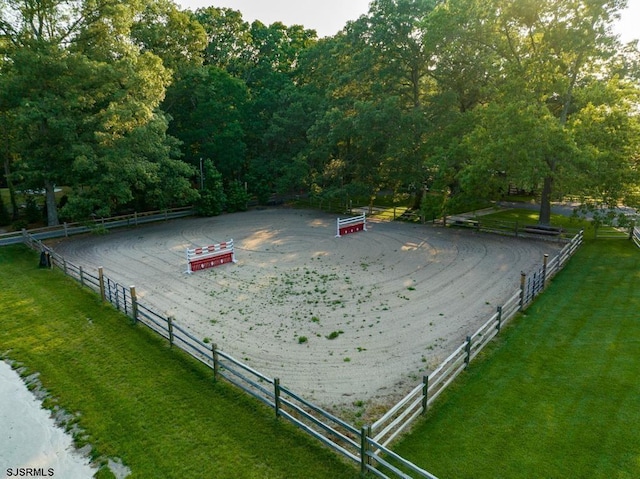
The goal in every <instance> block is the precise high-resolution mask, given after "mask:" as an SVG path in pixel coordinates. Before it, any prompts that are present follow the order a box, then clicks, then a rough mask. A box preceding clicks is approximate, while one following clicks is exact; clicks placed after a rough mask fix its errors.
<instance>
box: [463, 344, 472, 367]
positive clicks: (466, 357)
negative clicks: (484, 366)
mask: <svg viewBox="0 0 640 479" xmlns="http://www.w3.org/2000/svg"><path fill="white" fill-rule="evenodd" d="M464 350H465V352H466V353H467V355H466V356H465V358H464V363H465V364H466V366H465V369H466V368H467V367H468V366H469V362H470V361H471V336H467V345H466V346H465V347H464Z"/></svg>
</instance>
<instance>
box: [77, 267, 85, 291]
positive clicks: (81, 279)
mask: <svg viewBox="0 0 640 479" xmlns="http://www.w3.org/2000/svg"><path fill="white" fill-rule="evenodd" d="M78 270H79V271H80V285H82V286H84V269H82V266H79V267H78Z"/></svg>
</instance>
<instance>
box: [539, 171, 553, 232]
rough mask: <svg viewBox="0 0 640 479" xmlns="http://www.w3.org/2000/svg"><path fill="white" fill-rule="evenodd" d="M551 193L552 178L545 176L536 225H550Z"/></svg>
mask: <svg viewBox="0 0 640 479" xmlns="http://www.w3.org/2000/svg"><path fill="white" fill-rule="evenodd" d="M552 191H553V177H552V176H551V175H547V176H546V177H545V178H544V186H543V187H542V197H541V198H540V215H539V217H538V223H539V224H541V225H545V226H549V225H551V192H552Z"/></svg>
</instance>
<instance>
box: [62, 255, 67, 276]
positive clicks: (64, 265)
mask: <svg viewBox="0 0 640 479" xmlns="http://www.w3.org/2000/svg"><path fill="white" fill-rule="evenodd" d="M62 271H64V274H67V260H66V259H64V258H62Z"/></svg>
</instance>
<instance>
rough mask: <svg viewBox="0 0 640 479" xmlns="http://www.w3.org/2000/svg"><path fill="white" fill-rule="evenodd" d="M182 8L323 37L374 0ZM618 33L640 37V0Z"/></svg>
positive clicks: (206, 1) (260, 0)
mask: <svg viewBox="0 0 640 479" xmlns="http://www.w3.org/2000/svg"><path fill="white" fill-rule="evenodd" d="M175 1H176V3H177V4H178V5H179V6H181V7H182V8H188V9H190V10H196V9H198V8H201V7H208V6H214V7H226V8H232V9H233V10H239V11H240V12H242V18H244V19H245V20H246V21H248V22H252V21H254V20H260V21H261V22H262V23H264V24H265V25H270V24H271V23H274V22H282V23H284V24H285V25H294V24H297V25H303V26H304V27H305V28H312V29H314V30H316V32H317V33H318V36H319V37H324V36H330V35H334V34H335V33H337V32H338V31H340V30H341V29H342V27H344V26H345V24H346V23H347V21H349V20H356V19H357V18H358V17H360V15H364V14H365V13H367V11H368V10H369V1H370V0H175ZM627 3H628V5H629V7H628V8H627V9H626V10H625V11H624V12H623V15H622V20H621V22H620V24H619V25H618V29H617V33H619V34H620V35H621V39H622V41H623V42H628V41H631V40H634V39H638V38H640V28H639V25H640V0H628V1H627Z"/></svg>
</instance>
